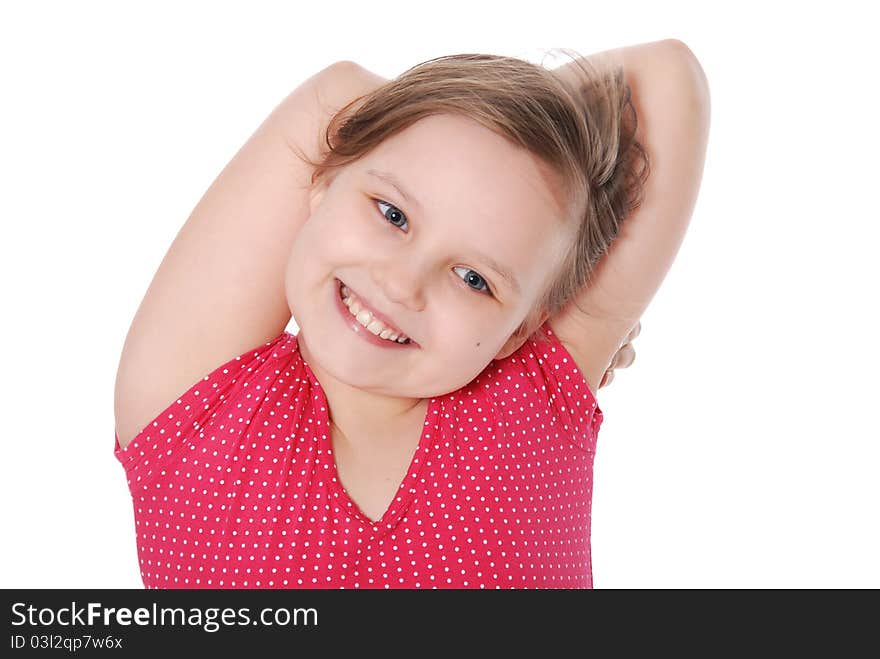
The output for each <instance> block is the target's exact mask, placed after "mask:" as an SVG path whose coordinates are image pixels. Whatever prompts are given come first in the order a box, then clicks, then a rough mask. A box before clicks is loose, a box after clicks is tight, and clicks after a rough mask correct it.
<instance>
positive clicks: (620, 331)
mask: <svg viewBox="0 0 880 659" xmlns="http://www.w3.org/2000/svg"><path fill="white" fill-rule="evenodd" d="M637 322H638V320H635V321H631V320H629V319H619V320H615V319H610V318H607V317H602V316H600V315H591V314H587V313H583V312H580V311H578V312H569V313H565V314H560V315H559V316H557V317H556V318H553V319H551V320H550V321H548V323H547V325H548V326H549V327H550V328H551V329H552V331H553V333H554V334H555V335H556V338H557V340H558V341H559V343H561V344H562V346H564V348H565V349H566V351H567V352H568V353H569V354H570V355H571V356H572V359H574V362H575V364H577V366H578V368H579V369H580V370H581V372H582V373H583V377H584V379H585V380H586V381H587V383H588V384H589V385H590V389H591V391H593V392H596V391H598V388H599V383H600V382H601V381H602V376H603V375H604V374H605V371H606V370H607V369H608V366H609V365H610V364H611V360H612V359H613V358H614V355H615V354H617V351H618V350H619V349H620V346H621V345H623V343H624V342H625V340H626V337H627V335H628V334H629V333H630V331H631V330H632V328H633V327H634V326H635V324H636V323H637Z"/></svg>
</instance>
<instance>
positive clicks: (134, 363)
mask: <svg viewBox="0 0 880 659" xmlns="http://www.w3.org/2000/svg"><path fill="white" fill-rule="evenodd" d="M359 72H360V73H364V70H363V69H361V68H360V67H358V66H357V65H356V64H354V63H352V62H337V63H335V64H332V65H331V66H329V67H327V68H326V69H323V70H321V71H319V72H318V73H316V74H314V75H313V76H311V77H310V78H308V79H307V80H305V81H304V82H303V83H302V84H300V85H299V86H298V87H297V88H296V89H295V90H294V91H293V92H291V93H290V95H288V96H287V97H286V98H285V99H284V100H283V101H282V102H281V103H280V104H279V105H278V106H277V107H276V108H275V109H274V110H273V111H272V112H271V114H270V115H269V116H268V117H267V118H266V119H265V120H264V121H263V122H262V123H261V124H260V126H259V127H258V128H257V129H256V131H255V132H254V133H253V135H252V136H251V137H250V138H249V139H248V141H247V142H246V143H245V144H244V145H243V146H242V147H241V149H240V150H239V151H238V152H237V153H236V154H235V156H234V157H233V158H232V160H231V161H230V162H229V163H228V164H227V165H226V166H225V168H224V169H223V170H222V171H221V172H220V174H219V175H218V176H217V178H216V180H215V181H214V182H213V183H212V184H211V186H210V188H209V189H208V190H207V191H206V192H205V193H204V195H203V196H202V198H201V200H200V201H199V202H198V204H197V205H196V206H195V208H194V210H193V211H192V214H191V215H190V217H189V219H188V220H187V221H186V223H185V224H184V225H183V227H182V228H181V229H180V231H179V233H178V234H177V236H176V238H175V239H174V241H173V243H172V244H171V246H170V247H169V249H168V252H167V253H166V255H165V257H164V259H163V260H162V262H161V264H160V265H159V268H158V270H157V272H156V274H155V275H154V277H153V280H152V282H151V284H150V286H149V288H148V290H147V292H146V294H145V296H144V298H143V300H142V301H141V304H140V307H139V308H138V310H137V312H136V314H135V316H134V319H133V320H132V323H131V326H130V328H129V331H128V335H127V336H126V339H125V343H124V345H123V349H122V355H121V357H120V361H119V367H118V370H117V375H116V386H115V396H114V411H115V416H116V431H117V436H118V439H119V443H120V445H121V446H123V447H125V446H126V445H127V444H128V442H129V441H130V440H131V439H133V438H134V437H135V436H136V435H137V433H138V432H139V431H140V430H142V429H143V428H144V427H145V426H146V424H147V423H149V422H150V421H151V420H153V419H154V418H155V416H156V415H157V414H159V413H160V412H161V411H162V410H163V409H165V408H166V407H167V406H168V405H170V404H171V403H172V402H173V401H174V400H175V399H176V397H178V396H179V395H180V394H182V393H183V392H184V391H186V389H188V388H189V387H190V386H191V385H192V384H194V383H195V382H196V381H197V380H198V379H199V378H201V377H203V376H204V375H206V374H207V373H209V372H210V371H211V370H212V369H213V368H216V367H217V366H218V365H220V364H222V363H223V362H224V361H226V360H229V359H231V358H232V357H235V356H236V355H239V354H241V353H243V352H245V351H246V350H248V349H250V348H253V347H256V346H258V345H259V344H261V343H263V342H265V341H268V340H270V339H272V338H274V337H276V336H278V335H279V334H280V333H281V332H282V331H283V330H284V328H285V327H286V326H287V324H288V322H289V321H290V319H291V313H290V309H289V307H288V304H287V299H286V294H285V291H284V270H285V266H286V262H287V259H288V256H289V254H290V249H291V245H292V243H293V239H294V236H295V235H296V233H297V231H298V230H299V228H300V226H301V225H302V224H303V223H304V222H305V220H306V218H307V217H308V212H309V204H308V185H309V179H310V176H311V168H310V167H308V166H307V165H306V164H304V163H303V161H302V160H301V159H300V158H299V157H297V155H296V154H295V153H294V151H293V150H292V149H291V146H292V145H293V146H297V147H299V148H300V149H301V150H302V151H303V153H304V154H305V155H307V156H308V157H309V158H311V159H312V160H317V159H318V157H319V154H320V151H321V149H322V145H323V141H322V140H323V131H324V129H325V128H326V126H327V123H328V121H329V119H330V117H331V116H332V114H334V113H335V112H336V110H338V109H339V108H341V107H342V106H344V105H346V104H347V103H348V102H349V101H351V100H353V99H354V98H356V97H357V96H359V95H360V94H362V93H365V92H366V90H367V89H371V88H372V85H373V83H372V81H371V80H370V79H369V76H367V77H364V76H363V75H359Z"/></svg>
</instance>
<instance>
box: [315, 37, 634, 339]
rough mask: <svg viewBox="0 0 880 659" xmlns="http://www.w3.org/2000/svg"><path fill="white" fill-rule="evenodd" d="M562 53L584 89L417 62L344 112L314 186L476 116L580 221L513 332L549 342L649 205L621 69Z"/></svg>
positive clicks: (516, 72)
mask: <svg viewBox="0 0 880 659" xmlns="http://www.w3.org/2000/svg"><path fill="white" fill-rule="evenodd" d="M555 50H558V51H559V52H563V53H565V54H566V55H568V56H569V57H572V59H573V61H574V62H575V63H576V64H577V66H578V70H579V73H578V77H579V78H580V80H579V81H578V84H577V86H576V87H575V86H573V85H572V84H571V83H569V82H567V81H565V80H563V79H562V78H561V77H560V76H559V75H557V74H555V73H554V72H553V70H552V69H547V68H544V67H543V66H541V65H538V64H534V63H532V62H529V61H526V60H523V59H519V58H515V57H508V56H502V55H490V54H480V53H465V54H458V55H445V56H442V57H437V58H434V59H430V60H427V61H424V62H422V63H420V64H417V65H415V66H413V67H411V68H409V69H407V70H406V71H404V72H403V73H402V74H401V75H399V76H398V77H396V78H394V79H393V80H389V81H388V82H387V83H385V84H383V85H382V86H380V87H378V88H376V89H375V90H373V91H372V92H370V93H369V94H366V95H363V96H360V97H358V98H356V99H354V100H352V101H351V102H349V103H348V104H347V105H346V106H344V107H343V108H341V109H340V110H339V111H338V112H337V113H336V114H335V115H334V116H333V118H332V119H331V121H330V122H329V124H328V126H327V130H326V133H325V135H324V143H325V144H326V150H325V152H324V153H323V156H322V159H321V160H320V161H319V162H312V161H310V160H309V159H308V158H306V157H305V156H304V155H300V157H301V158H302V159H304V160H306V161H307V162H309V164H311V165H312V166H313V167H314V171H313V173H312V178H311V183H312V185H315V184H316V183H317V182H319V181H320V180H321V179H322V178H324V177H325V176H327V175H328V173H329V172H331V171H332V170H335V169H336V168H339V167H344V166H345V165H347V164H349V163H351V162H354V161H355V160H357V159H359V158H361V157H362V156H364V155H366V154H367V153H368V152H370V151H371V150H372V149H374V148H375V147H376V146H378V145H379V144H380V143H381V142H382V141H383V140H385V139H387V138H389V137H391V136H393V135H395V134H397V133H399V132H400V131H402V130H404V129H406V128H407V127H409V126H411V125H412V124H414V123H415V122H416V121H418V120H419V119H423V118H425V117H428V116H431V115H436V114H453V115H460V116H464V117H467V118H470V119H472V120H474V121H477V122H479V123H480V124H482V125H483V126H485V127H487V128H489V129H490V130H492V131H493V132H495V133H496V134H498V135H500V136H502V137H504V138H505V139H507V140H509V141H510V142H512V143H513V144H515V145H517V146H519V147H522V148H523V149H526V150H527V151H529V152H530V153H531V154H533V155H534V156H535V157H537V158H538V159H539V160H540V161H541V162H542V163H544V164H545V165H547V166H549V168H550V171H551V172H554V173H555V174H556V175H557V176H558V177H559V180H560V181H561V182H562V191H563V194H564V195H565V197H566V198H565V199H559V200H557V201H558V202H559V204H560V207H561V208H563V209H567V212H568V214H569V218H567V219H570V220H571V221H573V222H577V230H576V232H575V238H574V240H573V242H572V244H571V245H570V247H569V248H568V249H567V250H566V252H565V253H564V255H563V258H562V259H561V260H560V262H559V263H556V264H554V265H553V266H552V267H554V271H553V273H552V275H551V278H550V284H549V285H548V286H547V287H546V289H545V291H544V292H543V294H542V295H541V296H540V298H539V300H538V301H537V303H536V304H535V305H534V307H533V308H532V309H531V310H530V312H529V313H528V314H527V316H526V318H525V319H524V320H523V321H522V323H521V324H520V325H519V327H518V328H517V329H516V330H515V331H514V335H515V336H516V337H517V338H522V339H525V338H527V337H529V336H530V335H532V334H536V337H535V338H537V339H538V340H546V338H547V337H546V335H545V334H544V333H543V332H541V331H539V330H541V318H542V317H543V316H544V315H545V314H546V315H547V316H549V317H552V316H553V315H554V314H556V313H557V312H559V311H560V310H562V309H563V308H564V307H565V306H566V305H567V304H568V303H569V302H571V301H574V300H576V297H577V294H578V292H579V291H580V290H581V289H582V288H583V287H585V286H588V285H589V283H590V280H591V275H592V272H593V270H594V268H595V265H596V263H597V262H598V261H599V259H600V258H601V257H602V256H603V255H604V254H605V253H606V252H607V250H608V248H609V247H610V245H611V243H612V241H613V240H614V239H615V237H616V236H617V235H618V233H619V231H620V226H621V224H622V222H623V221H624V220H625V218H626V217H627V216H628V215H629V214H630V213H631V212H632V211H634V210H635V209H636V208H637V207H638V206H639V205H640V204H641V202H642V200H643V194H644V184H645V181H646V180H647V178H648V174H649V169H650V165H649V162H648V157H647V153H646V151H645V149H644V147H643V146H642V145H641V144H640V143H639V142H637V141H636V139H635V134H636V129H637V125H638V118H637V117H636V112H635V108H634V106H633V104H632V95H631V90H630V88H629V86H628V85H627V84H626V82H625V80H624V74H623V67H622V66H620V65H612V64H611V63H610V62H608V63H607V65H606V63H605V62H604V61H602V62H596V61H595V58H594V61H590V60H587V59H586V58H583V57H579V56H577V53H575V52H574V51H571V50H568V49H555Z"/></svg>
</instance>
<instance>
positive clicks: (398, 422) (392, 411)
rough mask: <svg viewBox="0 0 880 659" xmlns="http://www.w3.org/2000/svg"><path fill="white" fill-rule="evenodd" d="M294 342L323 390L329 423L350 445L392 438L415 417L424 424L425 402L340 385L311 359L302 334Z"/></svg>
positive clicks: (344, 384) (419, 399) (424, 400)
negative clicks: (370, 439) (381, 438)
mask: <svg viewBox="0 0 880 659" xmlns="http://www.w3.org/2000/svg"><path fill="white" fill-rule="evenodd" d="M297 339H298V342H299V350H300V354H301V355H302V357H303V359H305V361H306V363H307V364H308V365H309V368H310V369H311V370H312V373H314V374H315V377H316V378H317V379H318V382H319V383H320V384H321V389H323V390H324V396H325V397H326V399H327V406H328V411H329V417H330V422H331V423H332V424H333V425H334V426H336V428H337V429H338V430H339V431H340V432H341V433H342V434H343V435H344V436H345V437H346V439H347V440H348V441H349V442H351V441H352V440H354V441H357V438H364V437H366V438H380V437H387V436H393V435H395V434H396V433H395V432H394V431H395V430H396V429H400V428H402V427H404V426H408V425H409V424H411V423H413V422H414V420H416V417H418V418H417V421H418V422H419V423H421V422H422V421H424V415H425V408H426V406H427V402H428V401H427V400H426V399H423V398H401V397H397V396H388V395H386V394H380V393H375V392H372V391H366V390H364V389H358V388H357V387H352V386H351V385H348V384H346V383H345V382H341V381H339V380H337V379H336V378H334V377H333V376H332V375H330V374H329V373H327V372H326V371H325V370H324V369H323V368H321V366H320V364H318V363H317V362H316V361H314V360H313V359H312V358H311V352H310V351H309V348H308V344H307V341H306V340H305V337H304V336H302V332H300V334H299V335H298V337H297Z"/></svg>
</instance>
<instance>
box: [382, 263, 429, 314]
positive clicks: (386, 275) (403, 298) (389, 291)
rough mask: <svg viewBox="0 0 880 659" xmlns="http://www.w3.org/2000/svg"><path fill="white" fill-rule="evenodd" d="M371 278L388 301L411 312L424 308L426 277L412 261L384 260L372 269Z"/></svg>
mask: <svg viewBox="0 0 880 659" xmlns="http://www.w3.org/2000/svg"><path fill="white" fill-rule="evenodd" d="M373 276H374V278H375V280H376V283H377V285H378V286H379V287H380V288H381V289H382V291H383V292H384V294H385V297H386V298H387V299H388V300H389V301H391V302H394V303H395V304H399V305H401V306H403V307H406V308H407V309H410V310H412V311H421V310H422V309H424V308H425V292H424V291H425V281H426V276H425V272H424V268H420V266H419V264H418V263H416V262H415V261H414V260H411V259H410V260H405V259H389V260H386V261H384V262H382V263H381V264H380V265H378V266H376V268H374V271H373Z"/></svg>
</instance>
